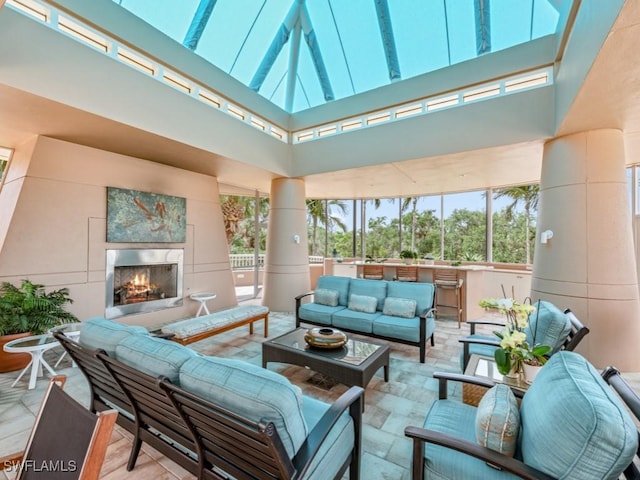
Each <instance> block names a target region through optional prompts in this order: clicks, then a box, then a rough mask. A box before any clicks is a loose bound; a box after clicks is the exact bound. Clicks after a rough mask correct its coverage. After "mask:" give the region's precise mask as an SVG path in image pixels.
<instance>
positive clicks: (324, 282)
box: [295, 275, 436, 363]
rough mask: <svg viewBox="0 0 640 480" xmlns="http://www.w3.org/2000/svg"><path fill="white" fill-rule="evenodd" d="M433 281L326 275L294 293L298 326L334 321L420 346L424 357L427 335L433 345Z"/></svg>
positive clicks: (333, 323)
mask: <svg viewBox="0 0 640 480" xmlns="http://www.w3.org/2000/svg"><path fill="white" fill-rule="evenodd" d="M434 293H435V287H434V285H433V284H432V283H419V282H398V281H385V280H365V279H360V278H350V277H341V276H334V275H323V276H321V277H319V278H318V283H317V288H316V289H315V290H314V291H312V292H308V293H304V294H302V295H298V296H297V297H296V298H295V302H296V305H295V308H296V312H295V313H296V327H299V326H300V324H301V323H303V322H304V323H310V324H314V325H323V326H332V327H335V328H337V329H340V330H343V331H346V332H353V333H359V334H363V335H368V336H371V337H375V338H381V339H384V340H390V341H393V342H400V343H405V344H408V345H415V346H417V347H419V348H420V362H421V363H424V361H425V354H426V341H427V338H429V339H430V340H431V345H432V346H433V345H434V339H433V334H434V331H435V326H436V324H435V319H434V310H433V297H434Z"/></svg>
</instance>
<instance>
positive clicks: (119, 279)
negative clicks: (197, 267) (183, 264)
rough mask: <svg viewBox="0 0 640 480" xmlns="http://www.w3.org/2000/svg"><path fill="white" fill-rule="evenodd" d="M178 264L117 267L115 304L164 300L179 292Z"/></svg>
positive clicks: (115, 273)
mask: <svg viewBox="0 0 640 480" xmlns="http://www.w3.org/2000/svg"><path fill="white" fill-rule="evenodd" d="M177 275H178V265H177V264H175V263H174V264H165V265H147V266H137V265H134V266H122V267H115V268H114V272H113V276H114V280H113V283H114V285H115V287H114V290H113V304H114V306H117V305H129V304H131V303H138V302H149V301H152V300H163V299H165V298H167V297H175V296H176V295H177V293H178V291H177V289H178V280H177Z"/></svg>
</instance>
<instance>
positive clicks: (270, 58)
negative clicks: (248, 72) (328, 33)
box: [249, 0, 301, 92]
mask: <svg viewBox="0 0 640 480" xmlns="http://www.w3.org/2000/svg"><path fill="white" fill-rule="evenodd" d="M300 1H301V0H294V1H293V3H292V4H291V8H290V9H289V13H287V16H286V17H285V19H284V22H282V25H280V28H279V29H278V31H277V32H276V34H275V36H274V37H273V40H272V41H271V45H269V49H268V50H267V53H265V54H264V57H263V58H262V62H260V65H259V66H258V69H257V70H256V73H255V75H254V76H253V78H252V79H251V83H249V88H250V89H251V90H253V91H256V92H257V91H259V90H260V87H262V84H263V83H264V80H265V78H267V75H268V74H269V72H270V71H271V67H273V64H274V63H275V61H276V59H277V58H278V55H279V54H280V51H281V50H282V47H284V45H285V44H286V43H287V42H288V41H289V36H290V35H291V30H293V27H294V25H295V24H296V22H297V21H298V18H299V17H300V3H299V2H300Z"/></svg>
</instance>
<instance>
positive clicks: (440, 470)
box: [424, 400, 517, 480]
mask: <svg viewBox="0 0 640 480" xmlns="http://www.w3.org/2000/svg"><path fill="white" fill-rule="evenodd" d="M475 419H476V408H475V407H472V406H471V405H466V404H464V403H462V402H460V400H439V401H436V402H434V403H433V405H432V406H431V408H430V409H429V412H428V413H427V418H426V419H425V421H424V428H428V429H430V430H435V431H437V432H441V433H447V434H449V435H453V436H455V437H457V438H460V439H464V440H467V441H468V442H473V443H477V442H476V429H475ZM424 477H425V478H436V479H439V480H444V479H464V480H497V479H505V478H517V477H516V476H515V475H511V474H509V473H507V472H504V471H500V470H496V469H495V468H492V467H490V466H488V465H487V464H486V463H485V462H484V461H482V460H479V459H477V458H473V457H471V456H469V455H465V454H463V453H459V452H456V451H454V450H451V449H448V448H444V447H439V446H437V445H434V444H430V443H427V444H425V447H424Z"/></svg>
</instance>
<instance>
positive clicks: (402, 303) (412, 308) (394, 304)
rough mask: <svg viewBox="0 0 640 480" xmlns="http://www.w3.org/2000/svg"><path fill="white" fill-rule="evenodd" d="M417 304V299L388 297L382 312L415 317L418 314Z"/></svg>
mask: <svg viewBox="0 0 640 480" xmlns="http://www.w3.org/2000/svg"><path fill="white" fill-rule="evenodd" d="M416 305H417V302H416V301H415V300H411V299H408V298H397V297H387V298H386V299H385V300H384V308H383V309H382V313H383V314H384V315H391V316H392V317H402V318H413V317H415V316H416Z"/></svg>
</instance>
